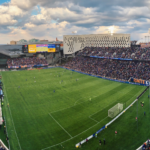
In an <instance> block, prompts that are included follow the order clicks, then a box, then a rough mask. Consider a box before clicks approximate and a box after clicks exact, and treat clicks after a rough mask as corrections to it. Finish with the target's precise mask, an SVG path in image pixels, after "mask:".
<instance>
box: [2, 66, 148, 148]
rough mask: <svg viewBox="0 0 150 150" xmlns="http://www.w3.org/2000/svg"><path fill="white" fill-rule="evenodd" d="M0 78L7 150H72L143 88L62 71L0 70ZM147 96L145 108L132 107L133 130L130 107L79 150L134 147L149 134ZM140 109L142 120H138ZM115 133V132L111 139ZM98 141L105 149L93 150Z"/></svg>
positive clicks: (145, 97)
mask: <svg viewBox="0 0 150 150" xmlns="http://www.w3.org/2000/svg"><path fill="white" fill-rule="evenodd" d="M34 77H35V78H34ZM2 78H3V79H2V81H3V84H4V95H5V97H4V106H3V111H4V114H5V117H6V121H7V129H8V136H9V138H10V147H11V150H60V149H65V150H74V149H77V148H75V144H77V143H78V142H80V141H81V140H83V139H85V138H86V137H88V136H90V135H91V134H93V133H95V132H96V131H97V130H98V129H100V128H101V127H102V126H104V125H105V124H106V123H108V122H109V121H111V118H109V117H108V109H110V108H111V107H113V106H114V105H115V104H117V103H118V102H119V103H123V104H124V108H125V107H127V106H128V105H129V104H130V103H131V102H133V101H134V100H135V99H136V97H137V96H138V95H139V94H140V93H141V92H142V91H143V90H144V89H145V88H146V87H143V86H137V85H129V84H123V83H118V82H113V81H108V80H103V79H99V78H96V77H90V76H87V75H83V74H80V73H76V72H73V73H72V72H71V71H69V70H65V69H62V68H53V69H45V70H40V71H39V70H32V71H11V72H2ZM76 79H78V81H76ZM26 80H27V81H26ZM62 80H63V82H62V83H61V81H62ZM54 90H55V92H54ZM147 95H148V92H147V93H145V94H144V95H143V96H142V97H141V99H140V100H144V101H145V106H144V107H143V108H142V107H141V106H140V104H138V107H139V110H138V115H139V117H138V118H139V119H138V129H137V122H136V121H135V117H136V116H137V105H136V104H135V105H134V106H133V107H132V108H131V109H129V110H128V111H127V112H126V113H124V114H123V115H122V116H121V117H120V118H119V119H117V120H116V121H115V122H114V123H113V124H111V125H110V126H109V127H108V128H107V129H105V130H103V131H102V132H101V133H100V134H98V137H97V138H93V139H92V140H90V141H89V142H88V143H85V144H84V145H83V146H82V147H81V149H85V150H98V149H110V147H111V149H116V150H117V149H118V150H123V149H124V150H125V149H128V150H129V149H135V148H137V147H139V146H140V145H141V144H142V143H143V142H144V141H145V140H147V138H148V133H150V121H148V119H149V117H150V112H149V102H148V98H147ZM90 98H91V101H90V100H89V99H90ZM8 103H9V107H8V106H7V104H8ZM144 111H146V116H143V113H144ZM115 130H117V131H118V134H117V135H116V136H115ZM0 138H1V135H0ZM103 138H105V139H106V145H105V146H104V145H102V146H99V139H101V140H103Z"/></svg>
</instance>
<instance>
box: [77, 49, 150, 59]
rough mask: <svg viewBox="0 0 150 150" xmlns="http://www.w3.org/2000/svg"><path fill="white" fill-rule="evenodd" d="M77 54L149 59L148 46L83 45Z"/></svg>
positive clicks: (149, 51)
mask: <svg viewBox="0 0 150 150" xmlns="http://www.w3.org/2000/svg"><path fill="white" fill-rule="evenodd" d="M78 55H79V56H100V57H108V58H124V59H135V60H150V47H147V48H140V47H128V48H127V47H124V48H119V47H118V48H116V47H115V48H112V47H111V48H108V47H85V48H84V49H83V50H81V51H79V53H78Z"/></svg>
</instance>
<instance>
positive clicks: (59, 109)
mask: <svg viewBox="0 0 150 150" xmlns="http://www.w3.org/2000/svg"><path fill="white" fill-rule="evenodd" d="M98 96H100V95H98ZM98 96H94V97H98ZM132 96H133V95H132ZM134 96H135V95H134ZM134 96H133V97H134ZM84 98H87V97H84ZM81 99H83V98H81ZM77 101H79V99H78V100H77ZM77 101H76V102H77ZM87 101H89V100H87ZM87 101H84V102H87ZM76 102H75V103H76ZM84 102H81V103H78V104H76V105H79V104H82V103H84ZM111 104H112V103H111ZM111 104H110V105H111ZM76 105H75V104H74V105H72V106H70V107H66V108H63V109H58V110H56V111H53V112H51V113H55V112H59V111H62V110H65V109H69V108H71V107H74V106H76ZM108 106H109V105H107V106H106V107H108ZM106 107H104V108H106ZM104 108H103V109H104ZM101 110H102V109H101ZM101 110H99V111H101ZM99 111H98V112H99ZM98 112H96V113H98ZM96 113H94V114H96ZM94 114H92V115H90V116H89V117H91V116H93V115H94Z"/></svg>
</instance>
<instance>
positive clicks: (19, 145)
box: [2, 75, 22, 150]
mask: <svg viewBox="0 0 150 150" xmlns="http://www.w3.org/2000/svg"><path fill="white" fill-rule="evenodd" d="M2 81H3V75H2ZM3 83H4V82H3ZM3 85H4V84H3ZM4 90H5V85H4ZM5 94H6V97H7V93H6V90H5ZM6 99H7V103H9V101H8V97H7V98H6ZM5 105H7V104H5ZM9 113H10V116H11V120H12V123H13V127H14V130H15V134H16V137H17V140H18V144H19V147H20V150H22V148H21V145H20V142H19V138H18V135H17V132H16V128H15V125H14V121H13V118H12V114H11V109H10V107H9Z"/></svg>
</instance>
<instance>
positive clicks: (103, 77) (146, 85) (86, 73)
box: [59, 66, 149, 86]
mask: <svg viewBox="0 0 150 150" xmlns="http://www.w3.org/2000/svg"><path fill="white" fill-rule="evenodd" d="M59 67H60V68H64V69H67V70H71V71H75V72H78V73H81V74H85V75H89V76H93V77H96V78H102V79H106V80H110V81H116V82H121V83H126V84H134V85H141V86H149V84H141V83H133V82H128V81H121V80H116V79H110V78H105V77H101V76H96V75H91V74H88V73H84V72H81V71H76V70H72V69H69V68H65V67H62V66H59Z"/></svg>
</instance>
